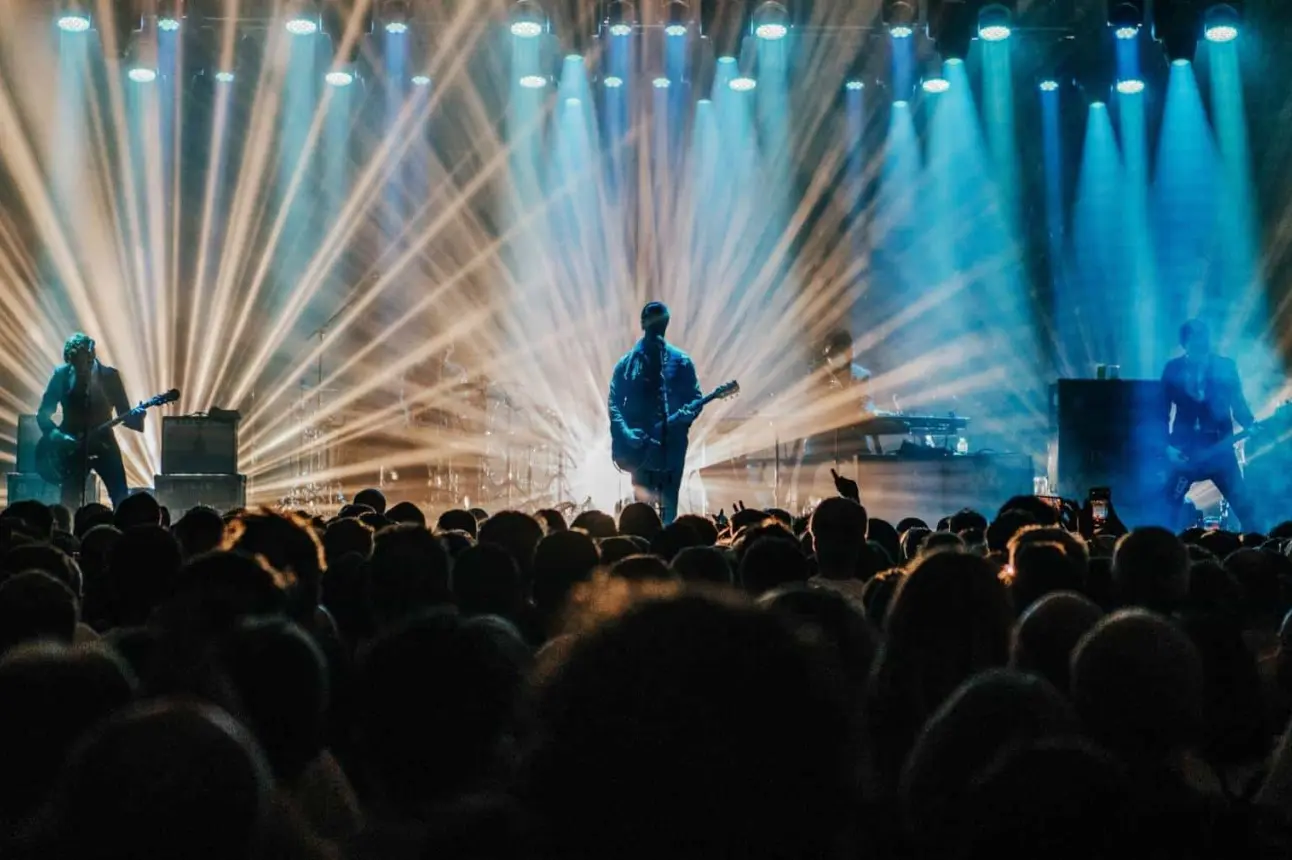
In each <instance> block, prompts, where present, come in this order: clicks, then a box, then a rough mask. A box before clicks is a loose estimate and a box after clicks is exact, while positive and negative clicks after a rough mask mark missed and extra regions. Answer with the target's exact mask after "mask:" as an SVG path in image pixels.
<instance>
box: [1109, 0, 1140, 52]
mask: <svg viewBox="0 0 1292 860" xmlns="http://www.w3.org/2000/svg"><path fill="white" fill-rule="evenodd" d="M1146 2H1147V0H1108V26H1109V27H1111V28H1112V31H1113V35H1114V36H1116V37H1117V38H1118V39H1121V40H1122V41H1123V42H1125V41H1129V40H1130V39H1134V38H1135V37H1136V36H1138V35H1139V31H1140V28H1141V27H1143V26H1144V4H1145V3H1146Z"/></svg>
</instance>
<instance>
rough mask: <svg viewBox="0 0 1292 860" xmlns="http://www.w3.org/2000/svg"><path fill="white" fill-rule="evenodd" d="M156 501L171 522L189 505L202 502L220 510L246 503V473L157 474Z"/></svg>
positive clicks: (195, 505)
mask: <svg viewBox="0 0 1292 860" xmlns="http://www.w3.org/2000/svg"><path fill="white" fill-rule="evenodd" d="M154 481H155V482H156V485H157V491H156V495H157V501H158V502H160V503H161V504H163V505H165V506H166V507H167V508H169V509H170V513H171V521H172V522H174V521H175V520H178V519H179V518H180V517H182V516H183V515H184V512H185V511H187V510H189V509H190V508H196V507H198V506H199V505H205V506H206V507H208V508H215V509H216V510H217V511H219V512H220V513H225V512H226V511H231V510H234V509H235V508H244V507H246V506H247V476H246V475H157V476H156V477H155V478H154Z"/></svg>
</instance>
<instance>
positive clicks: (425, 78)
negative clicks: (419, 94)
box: [408, 75, 431, 87]
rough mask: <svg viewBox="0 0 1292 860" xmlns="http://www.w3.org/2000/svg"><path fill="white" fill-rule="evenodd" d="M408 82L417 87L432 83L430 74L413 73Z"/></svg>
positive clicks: (427, 85)
mask: <svg viewBox="0 0 1292 860" xmlns="http://www.w3.org/2000/svg"><path fill="white" fill-rule="evenodd" d="M408 82H409V83H410V84H412V85H413V86H415V87H429V86H430V85H431V76H430V75H413V76H412V77H411V78H409V79H408Z"/></svg>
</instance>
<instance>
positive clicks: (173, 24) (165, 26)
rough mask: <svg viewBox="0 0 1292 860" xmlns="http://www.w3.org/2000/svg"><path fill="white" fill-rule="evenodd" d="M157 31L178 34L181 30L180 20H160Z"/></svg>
mask: <svg viewBox="0 0 1292 860" xmlns="http://www.w3.org/2000/svg"><path fill="white" fill-rule="evenodd" d="M157 29H158V30H161V31H162V32H163V33H174V32H177V31H178V30H179V19H178V18H170V17H164V18H158V19H157Z"/></svg>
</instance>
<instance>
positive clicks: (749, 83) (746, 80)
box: [727, 75, 758, 93]
mask: <svg viewBox="0 0 1292 860" xmlns="http://www.w3.org/2000/svg"><path fill="white" fill-rule="evenodd" d="M727 86H728V87H730V88H731V89H733V90H735V91H736V92H738V93H747V92H749V91H750V90H753V89H756V88H757V87H758V81H756V80H754V79H753V78H751V77H749V75H740V76H739V77H735V78H732V79H731V83H729V84H727Z"/></svg>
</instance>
